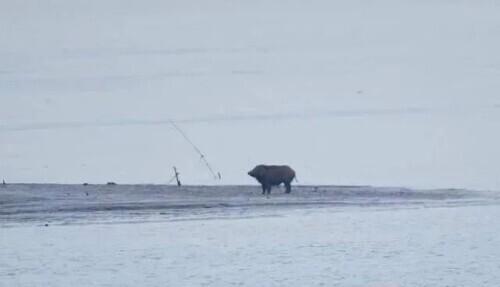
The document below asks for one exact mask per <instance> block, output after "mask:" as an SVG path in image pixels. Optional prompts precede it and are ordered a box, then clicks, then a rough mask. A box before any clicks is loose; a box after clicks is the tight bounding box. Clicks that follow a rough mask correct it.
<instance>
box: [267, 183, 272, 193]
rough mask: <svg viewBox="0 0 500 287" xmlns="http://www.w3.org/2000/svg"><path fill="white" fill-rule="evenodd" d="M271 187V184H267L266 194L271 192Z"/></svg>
mask: <svg viewBox="0 0 500 287" xmlns="http://www.w3.org/2000/svg"><path fill="white" fill-rule="evenodd" d="M271 187H272V186H271V185H270V184H269V185H268V186H267V194H268V195H269V194H271Z"/></svg>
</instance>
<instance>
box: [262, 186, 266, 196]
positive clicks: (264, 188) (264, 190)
mask: <svg viewBox="0 0 500 287" xmlns="http://www.w3.org/2000/svg"><path fill="white" fill-rule="evenodd" d="M262 194H266V185H265V184H262Z"/></svg>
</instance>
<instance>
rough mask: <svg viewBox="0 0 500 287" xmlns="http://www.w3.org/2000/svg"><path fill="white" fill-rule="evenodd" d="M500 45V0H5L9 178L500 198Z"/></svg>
mask: <svg viewBox="0 0 500 287" xmlns="http://www.w3.org/2000/svg"><path fill="white" fill-rule="evenodd" d="M499 35H500V2H497V1H480V0H478V1H458V0H457V1H452V0H441V1H440V0H438V1H416V0H415V1H409V0H406V1H326V0H325V1H221V0H218V1H217V0H216V1H159V0H158V1H118V0H116V1H97V0H91V1H88V0H85V1H83V0H82V1H63V0H60V1H35V0H33V1H29V0H28V1H2V2H0V107H1V109H0V178H5V180H6V181H8V182H61V183H81V182H95V183H99V182H106V181H116V182H120V183H121V182H123V183H125V182H127V183H146V182H152V183H165V182H167V181H168V180H169V179H170V177H171V168H172V166H174V165H175V166H177V167H178V168H179V170H180V172H181V177H182V179H183V181H184V182H185V183H191V184H248V183H253V180H252V179H251V178H249V177H248V176H247V174H246V172H247V171H248V170H249V169H251V168H252V167H253V166H254V165H256V164H259V163H288V164H290V165H292V166H293V167H294V168H295V169H296V170H297V174H298V177H299V180H300V182H301V183H302V184H371V185H391V186H411V187H468V188H481V189H497V190H498V189H500V167H499V164H500V151H499V148H500V136H499V133H498V131H499V130H500V53H498V51H500V37H498V36H499ZM171 119H172V120H174V121H177V122H178V125H179V126H180V127H181V128H182V129H183V130H184V131H185V132H186V133H187V134H188V136H189V137H190V138H191V140H192V141H193V142H194V143H195V144H196V145H197V146H198V147H199V148H200V149H201V150H202V151H203V153H204V154H205V155H206V158H207V159H208V161H209V162H210V163H211V164H212V165H213V167H214V169H216V170H217V171H220V172H221V174H222V181H214V180H213V179H212V178H211V176H210V173H209V172H208V171H207V169H206V167H205V166H204V165H203V163H202V162H201V161H200V159H199V156H198V155H197V154H196V153H195V152H194V151H193V149H192V147H191V146H190V145H189V144H188V143H187V142H186V141H185V140H184V139H183V137H182V136H181V135H180V134H179V133H178V132H177V131H176V130H175V129H173V128H172V126H171V125H170V124H169V120H171Z"/></svg>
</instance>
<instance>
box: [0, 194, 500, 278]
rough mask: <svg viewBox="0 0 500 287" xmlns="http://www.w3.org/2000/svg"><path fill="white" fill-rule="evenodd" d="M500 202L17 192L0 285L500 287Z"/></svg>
mask: <svg viewBox="0 0 500 287" xmlns="http://www.w3.org/2000/svg"><path fill="white" fill-rule="evenodd" d="M499 202H500V201H499V198H498V195H497V193H495V192H479V191H469V190H457V189H446V190H412V189H407V188H382V187H379V188H377V187H369V186H357V187H342V186H320V187H313V186H298V187H295V189H294V190H293V192H292V194H284V193H283V190H282V189H276V190H274V192H273V193H272V194H271V196H270V197H265V196H263V195H261V194H260V190H259V188H258V187H256V186H224V187H203V186H188V187H182V188H177V187H173V186H156V185H116V186H104V185H89V186H80V185H8V186H5V187H1V188H0V206H1V211H0V212H1V213H0V223H1V225H0V226H1V227H0V228H1V229H0V230H1V238H0V286H68V285H72V286H160V285H161V286H499V284H500V276H499V275H498V274H500V273H499V271H500V261H499V260H498V258H500V248H498V246H500V236H499V229H498V228H497V221H498V218H499V216H500V205H499Z"/></svg>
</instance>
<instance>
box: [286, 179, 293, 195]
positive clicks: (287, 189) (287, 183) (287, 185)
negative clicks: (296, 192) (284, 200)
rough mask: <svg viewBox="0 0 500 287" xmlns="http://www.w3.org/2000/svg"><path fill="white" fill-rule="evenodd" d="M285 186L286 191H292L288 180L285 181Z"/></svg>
mask: <svg viewBox="0 0 500 287" xmlns="http://www.w3.org/2000/svg"><path fill="white" fill-rule="evenodd" d="M285 187H286V193H290V192H291V191H292V185H291V184H290V182H289V181H288V182H285Z"/></svg>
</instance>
